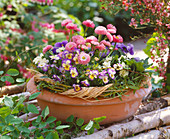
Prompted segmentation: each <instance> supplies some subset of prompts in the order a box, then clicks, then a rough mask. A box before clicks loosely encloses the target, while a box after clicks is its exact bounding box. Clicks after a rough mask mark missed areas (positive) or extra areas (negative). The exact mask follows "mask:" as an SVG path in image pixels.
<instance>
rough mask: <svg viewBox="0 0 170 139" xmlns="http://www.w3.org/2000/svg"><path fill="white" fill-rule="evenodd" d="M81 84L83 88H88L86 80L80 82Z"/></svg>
mask: <svg viewBox="0 0 170 139" xmlns="http://www.w3.org/2000/svg"><path fill="white" fill-rule="evenodd" d="M81 83H82V84H83V85H84V86H85V87H88V86H90V84H89V82H88V80H84V81H81Z"/></svg>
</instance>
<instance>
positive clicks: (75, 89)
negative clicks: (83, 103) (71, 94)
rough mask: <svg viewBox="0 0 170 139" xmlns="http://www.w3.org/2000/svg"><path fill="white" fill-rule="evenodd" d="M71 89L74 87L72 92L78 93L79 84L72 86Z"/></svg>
mask: <svg viewBox="0 0 170 139" xmlns="http://www.w3.org/2000/svg"><path fill="white" fill-rule="evenodd" d="M73 87H74V91H76V92H78V91H80V90H81V89H82V88H81V87H80V85H79V84H73Z"/></svg>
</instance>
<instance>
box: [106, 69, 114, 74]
mask: <svg viewBox="0 0 170 139" xmlns="http://www.w3.org/2000/svg"><path fill="white" fill-rule="evenodd" d="M107 72H108V73H109V74H110V73H114V74H116V71H115V70H114V69H108V70H107Z"/></svg>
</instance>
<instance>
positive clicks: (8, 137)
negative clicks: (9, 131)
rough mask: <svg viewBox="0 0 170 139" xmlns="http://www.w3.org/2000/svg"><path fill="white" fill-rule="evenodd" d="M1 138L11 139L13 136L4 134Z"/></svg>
mask: <svg viewBox="0 0 170 139" xmlns="http://www.w3.org/2000/svg"><path fill="white" fill-rule="evenodd" d="M1 139H11V137H10V136H7V135H4V136H2V137H1Z"/></svg>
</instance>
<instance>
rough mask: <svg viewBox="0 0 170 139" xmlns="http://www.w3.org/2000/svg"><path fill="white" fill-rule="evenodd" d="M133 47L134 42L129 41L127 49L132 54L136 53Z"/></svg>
mask: <svg viewBox="0 0 170 139" xmlns="http://www.w3.org/2000/svg"><path fill="white" fill-rule="evenodd" d="M133 48H134V46H133V44H130V43H128V45H127V50H128V52H129V53H130V54H131V55H134V50H133Z"/></svg>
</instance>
